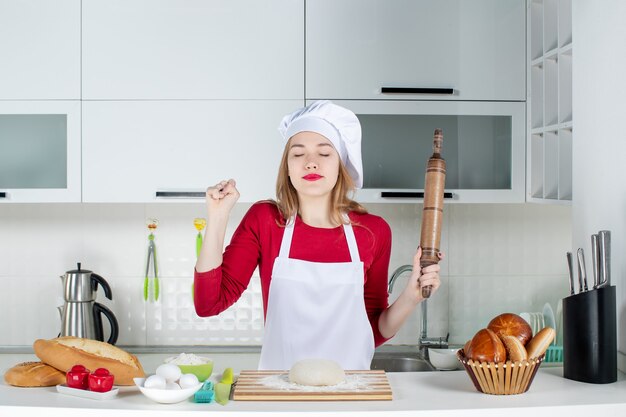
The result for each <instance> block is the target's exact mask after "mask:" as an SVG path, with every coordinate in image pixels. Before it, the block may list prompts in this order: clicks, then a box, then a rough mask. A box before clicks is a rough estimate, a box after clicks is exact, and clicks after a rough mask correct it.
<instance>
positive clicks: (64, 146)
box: [0, 100, 81, 203]
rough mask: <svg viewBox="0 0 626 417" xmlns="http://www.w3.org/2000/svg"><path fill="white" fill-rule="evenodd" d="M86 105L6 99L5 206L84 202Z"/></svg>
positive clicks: (0, 163)
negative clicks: (82, 149)
mask: <svg viewBox="0 0 626 417" xmlns="http://www.w3.org/2000/svg"><path fill="white" fill-rule="evenodd" d="M80 113H81V111H80V101H78V100H74V101H62V100H54V101H52V100H50V101H47V100H40V101H26V100H20V101H7V100H5V101H0V203H24V202H26V203H30V202H42V203H43V202H79V201H80V200H81V195H80V181H81V178H80V164H81V159H80V146H81V143H80V126H81V116H80Z"/></svg>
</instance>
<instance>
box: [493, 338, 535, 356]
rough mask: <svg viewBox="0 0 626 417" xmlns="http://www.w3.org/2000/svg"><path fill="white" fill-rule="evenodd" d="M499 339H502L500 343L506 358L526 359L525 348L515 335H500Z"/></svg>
mask: <svg viewBox="0 0 626 417" xmlns="http://www.w3.org/2000/svg"><path fill="white" fill-rule="evenodd" d="M500 339H501V340H502V343H504V348H505V349H506V355H507V358H508V360H510V361H511V362H520V361H525V360H527V359H528V353H527V352H526V348H525V347H524V345H522V342H520V340H519V339H518V338H517V337H515V336H502V337H501V338H500Z"/></svg>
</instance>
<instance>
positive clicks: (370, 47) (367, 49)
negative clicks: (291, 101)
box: [306, 0, 526, 101]
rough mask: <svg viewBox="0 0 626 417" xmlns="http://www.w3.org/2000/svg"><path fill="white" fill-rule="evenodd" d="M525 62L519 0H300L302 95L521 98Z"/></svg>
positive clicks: (523, 17)
mask: <svg viewBox="0 0 626 417" xmlns="http://www.w3.org/2000/svg"><path fill="white" fill-rule="evenodd" d="M525 63H526V3H525V0H473V1H467V0H437V1H432V0H315V1H308V2H306V98H307V99H318V98H331V99H358V100H372V99H374V100H392V99H435V100H487V101H496V100H503V101H525V100H526V71H525ZM382 88H400V89H401V90H400V92H399V93H390V94H385V93H382V92H381V89H382ZM415 88H418V89H419V88H425V89H432V88H435V89H444V90H445V89H450V90H452V93H451V94H432V92H430V91H429V90H426V92H425V93H417V94H415V93H413V91H414V90H411V89H415ZM402 89H404V90H402ZM407 89H408V90H407ZM392 91H393V90H392ZM402 91H404V93H402ZM440 93H445V91H440Z"/></svg>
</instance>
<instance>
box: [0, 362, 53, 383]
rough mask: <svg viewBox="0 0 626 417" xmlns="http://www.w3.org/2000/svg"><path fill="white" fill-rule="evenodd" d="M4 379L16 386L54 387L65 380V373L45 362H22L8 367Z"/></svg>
mask: <svg viewBox="0 0 626 417" xmlns="http://www.w3.org/2000/svg"><path fill="white" fill-rule="evenodd" d="M4 380H5V381H6V382H7V384H9V385H13V386H15V387H52V386H54V385H59V384H63V383H64V382H65V374H64V373H63V372H61V371H59V370H58V369H56V368H53V367H52V366H50V365H46V364H45V363H43V362H22V363H18V364H17V365H15V366H14V367H12V368H10V369H8V370H7V371H6V373H5V374H4Z"/></svg>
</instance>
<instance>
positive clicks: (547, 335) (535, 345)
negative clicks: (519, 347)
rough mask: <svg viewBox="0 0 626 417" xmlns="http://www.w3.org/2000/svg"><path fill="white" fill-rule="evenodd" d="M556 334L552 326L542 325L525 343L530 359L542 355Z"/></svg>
mask: <svg viewBox="0 0 626 417" xmlns="http://www.w3.org/2000/svg"><path fill="white" fill-rule="evenodd" d="M555 335H556V331H554V329H553V328H552V327H544V328H543V329H541V330H539V331H538V332H537V334H536V335H535V336H534V337H533V338H532V339H530V342H528V344H527V345H526V350H527V351H528V357H529V358H530V359H534V358H538V357H539V356H541V355H543V354H544V353H545V352H546V350H547V349H548V347H549V346H550V343H552V341H553V340H554V336H555Z"/></svg>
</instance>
